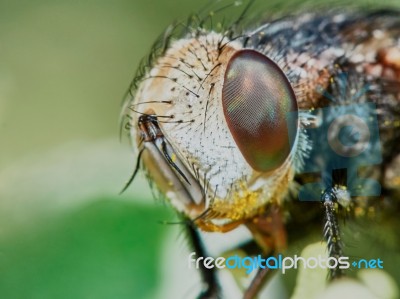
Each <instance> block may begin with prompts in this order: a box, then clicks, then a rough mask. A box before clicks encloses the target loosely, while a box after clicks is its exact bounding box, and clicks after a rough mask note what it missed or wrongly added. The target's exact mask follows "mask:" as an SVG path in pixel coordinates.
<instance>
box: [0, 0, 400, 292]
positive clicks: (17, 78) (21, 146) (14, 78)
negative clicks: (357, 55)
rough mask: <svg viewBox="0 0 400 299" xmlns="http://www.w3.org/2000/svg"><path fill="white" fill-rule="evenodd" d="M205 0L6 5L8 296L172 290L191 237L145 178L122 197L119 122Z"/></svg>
mask: <svg viewBox="0 0 400 299" xmlns="http://www.w3.org/2000/svg"><path fill="white" fill-rule="evenodd" d="M206 2H208V1H187V0H186V1H185V0H173V1H165V0H146V1H142V0H114V1H105V0H96V1H95V0H91V1H90V0H88V1H61V0H52V1H50V0H36V1H28V0H20V1H6V0H0V298H4V299H27V298H28V299H50V298H74V299H89V298H96V299H103V298H104V299H110V298H119V299H124V298H144V299H145V298H167V297H168V296H162V295H160V290H162V289H164V286H163V285H164V284H165V282H164V277H166V276H168V275H175V274H177V275H178V276H179V273H178V272H179V267H178V266H176V265H175V266H173V267H172V268H171V267H170V268H168V267H169V266H170V265H169V266H168V262H167V261H165V257H166V256H167V254H166V253H165V251H166V250H167V251H168V250H175V249H166V248H178V249H177V252H174V254H177V255H178V256H179V255H182V254H184V252H186V251H185V250H186V249H185V248H186V247H185V246H186V243H185V241H183V240H182V238H180V237H179V235H180V234H179V231H180V229H179V228H177V227H176V226H168V225H163V224H160V223H159V222H160V221H164V220H166V221H170V220H173V219H174V215H173V213H172V212H171V211H170V209H169V208H168V207H166V206H165V205H163V204H162V203H160V202H156V201H154V200H153V198H152V195H151V193H150V192H149V190H148V188H147V183H146V182H145V180H144V179H143V178H139V179H138V180H137V181H135V183H134V185H133V186H132V187H131V188H130V189H129V191H128V192H126V193H125V194H124V195H123V196H118V192H119V191H120V189H121V188H122V187H123V185H124V183H125V181H126V180H127V178H128V177H129V175H130V173H131V171H132V168H133V166H134V162H135V157H134V156H133V155H132V153H131V150H130V148H129V145H128V142H124V143H122V144H121V143H120V141H119V138H118V129H119V128H118V119H119V113H120V104H121V101H122V98H123V95H124V93H125V91H126V89H127V87H128V86H129V84H130V81H131V80H132V78H133V75H134V73H135V69H136V67H137V66H138V63H139V61H140V59H141V58H142V57H143V56H145V55H146V54H147V53H148V51H149V49H150V46H151V44H152V43H153V41H154V40H155V38H156V37H157V36H158V35H159V34H160V33H161V32H162V30H163V29H164V28H165V27H166V26H167V25H169V24H170V23H171V22H172V21H173V20H175V19H185V18H186V16H187V15H188V14H189V13H190V12H195V11H197V10H198V9H199V7H202V6H203V5H204V3H206ZM258 2H263V1H258ZM292 2H293V1H292ZM297 2H299V1H297ZM390 2H391V3H396V1H390ZM171 243H176V244H177V245H176V246H175V247H171V246H170V244H171ZM166 263H167V264H166ZM183 263H184V264H183V266H185V265H186V264H185V261H184V262H183ZM160 265H164V266H160ZM165 265H167V266H165ZM174 267H175V268H174ZM163 269H164V270H163ZM165 269H167V270H165ZM168 269H171V272H170V273H169V272H168ZM165 271H166V272H165ZM184 287H185V288H186V289H190V288H191V286H190V285H185V286H184ZM180 294H181V297H180V298H185V296H184V295H182V293H180ZM168 298H171V297H168ZM172 298H173V297H172Z"/></svg>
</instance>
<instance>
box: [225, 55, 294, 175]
mask: <svg viewBox="0 0 400 299" xmlns="http://www.w3.org/2000/svg"><path fill="white" fill-rule="evenodd" d="M222 106H223V110H224V115H225V119H226V121H227V123H228V127H229V130H230V132H231V134H232V135H233V139H234V140H235V142H236V144H237V146H238V147H239V150H240V151H241V153H242V154H243V156H244V158H245V159H246V161H247V163H249V164H250V166H251V167H252V168H253V169H255V170H257V171H260V172H267V171H271V170H274V169H276V168H278V167H279V166H281V165H282V163H283V162H284V161H285V160H286V158H287V157H288V155H289V153H290V150H291V147H292V146H291V144H290V142H289V137H288V136H289V134H288V131H289V130H293V131H292V132H296V130H297V124H296V123H292V122H290V124H289V125H288V122H287V116H288V114H289V113H291V112H297V111H298V108H297V101H296V96H295V94H294V92H293V89H292V87H291V85H290V83H289V81H288V79H287V78H286V76H285V74H284V73H283V72H282V70H281V69H280V68H279V66H277V65H276V63H275V62H273V61H272V60H270V59H269V58H268V57H266V56H265V55H263V54H261V53H259V52H256V51H254V50H241V51H239V52H237V53H235V54H234V55H233V57H232V58H231V60H230V61H229V63H228V66H227V69H226V72H225V78H224V85H223V89H222Z"/></svg>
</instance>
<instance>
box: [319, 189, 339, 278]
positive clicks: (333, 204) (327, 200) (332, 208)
mask: <svg viewBox="0 0 400 299" xmlns="http://www.w3.org/2000/svg"><path fill="white" fill-rule="evenodd" d="M321 202H322V203H323V204H324V212H325V225H324V230H323V235H324V239H325V241H326V244H327V246H328V255H329V257H334V258H335V259H336V260H338V259H339V258H340V257H341V256H342V255H343V243H342V241H341V235H340V228H339V224H338V221H337V210H336V209H337V206H338V203H337V197H336V194H335V189H333V188H328V189H327V190H325V191H324V193H323V194H322V196H321ZM329 271H330V273H329V276H330V278H331V279H336V278H339V277H341V276H343V275H344V273H343V270H342V269H340V268H339V265H338V263H337V266H336V267H334V268H330V269H329Z"/></svg>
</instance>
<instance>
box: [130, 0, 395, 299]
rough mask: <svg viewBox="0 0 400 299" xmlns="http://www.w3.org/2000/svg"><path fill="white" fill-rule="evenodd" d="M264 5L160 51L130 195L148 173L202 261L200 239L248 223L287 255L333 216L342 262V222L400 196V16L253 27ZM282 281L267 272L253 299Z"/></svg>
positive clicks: (179, 31) (200, 22)
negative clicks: (398, 165)
mask: <svg viewBox="0 0 400 299" xmlns="http://www.w3.org/2000/svg"><path fill="white" fill-rule="evenodd" d="M251 3H252V1H250V3H249V5H248V6H246V7H245V9H243V12H242V13H241V14H240V15H239V17H238V18H237V19H236V20H234V21H233V22H232V23H231V24H230V25H229V26H227V27H226V28H224V27H223V26H221V24H218V23H215V21H214V20H213V16H214V13H210V14H207V15H206V16H197V15H195V16H192V17H191V18H190V20H189V22H188V23H187V24H185V25H183V26H179V25H177V26H175V27H171V28H168V30H167V31H166V32H165V34H164V35H163V36H162V37H161V38H160V39H159V40H158V42H157V43H156V44H155V46H154V48H153V51H152V54H151V55H150V59H149V61H146V62H145V63H143V64H142V66H141V67H140V68H139V71H138V75H137V77H136V78H135V80H134V82H133V83H132V86H131V88H130V90H129V96H128V98H127V100H126V102H125V107H124V109H123V114H124V115H126V116H127V118H126V119H127V123H128V133H129V135H130V137H131V139H132V140H133V141H134V144H136V148H137V152H138V158H137V166H136V168H135V171H134V174H133V176H132V177H131V179H130V180H129V182H128V184H127V185H126V186H125V188H124V190H125V189H126V188H127V187H128V186H129V184H130V183H131V182H132V180H133V178H134V177H135V175H136V174H137V172H138V170H139V168H140V165H141V164H142V165H143V166H144V167H143V168H144V169H145V171H146V172H147V174H148V176H149V178H150V179H151V180H152V181H154V182H155V184H156V186H157V188H158V189H159V190H160V191H161V192H162V193H164V194H165V195H166V197H167V198H168V200H169V201H170V202H171V204H172V206H173V207H174V208H175V209H176V210H177V211H178V212H179V213H180V214H181V215H182V217H183V218H184V219H185V221H184V223H185V225H186V226H187V231H188V234H189V236H190V238H191V239H192V245H193V247H194V249H195V250H196V252H197V253H199V254H203V255H206V250H205V248H204V247H203V245H202V242H201V239H200V237H199V235H198V231H199V230H200V231H207V232H228V231H231V230H233V229H235V228H237V227H238V226H245V227H247V229H248V230H249V231H250V232H251V233H252V235H253V237H254V240H255V242H256V243H257V246H258V247H259V251H260V252H262V253H263V255H264V256H265V257H269V256H273V255H277V254H278V253H280V252H282V251H283V250H285V248H286V247H287V246H288V245H290V233H291V231H293V228H292V227H296V225H299V223H300V222H301V219H302V216H304V215H305V214H307V213H309V212H310V211H318V213H319V214H318V215H321V208H322V210H323V212H322V214H323V215H324V220H323V221H324V226H323V228H322V233H323V237H324V239H325V241H326V243H327V246H328V253H329V256H330V257H340V256H342V255H343V251H344V248H343V244H342V240H341V231H340V225H339V222H338V219H339V218H340V217H341V215H343V214H347V215H349V214H350V215H353V216H357V214H359V215H361V214H365V211H366V210H368V211H371V209H372V210H374V209H375V208H377V207H378V205H379V200H378V199H377V198H384V197H386V196H389V195H390V194H392V193H393V192H394V190H397V192H398V190H399V187H400V184H399V183H398V182H400V173H399V172H398V171H397V170H394V169H393V167H392V166H391V165H392V162H393V161H397V160H396V159H399V157H400V156H399V152H400V145H399V144H400V142H398V140H400V132H399V129H398V127H399V126H400V109H399V108H398V106H399V105H398V102H399V100H400V88H399V86H400V85H399V83H400V14H399V13H398V12H396V11H389V10H381V11H374V12H356V11H346V10H343V11H332V12H329V11H328V12H325V13H298V14H295V15H292V16H288V17H283V18H279V19H273V18H271V19H270V20H269V21H267V22H265V23H263V24H261V25H260V26H259V27H257V28H254V27H253V28H251V29H242V25H243V22H244V20H245V16H246V14H247V12H248V9H249V7H250V4H251ZM225 9H229V8H225ZM217 11H218V9H217ZM349 126H350V127H351V128H350V129H349V128H348V127H349ZM343 136H344V137H343ZM343 138H344V139H343ZM389 146H390V147H393V148H392V149H391V150H385V149H386V148H388V147H389ZM359 166H368V167H366V168H364V170H362V171H359V170H358V167H359ZM313 173H314V174H313ZM315 173H319V179H320V180H319V181H318V180H315V177H316V175H315ZM317 177H318V176H317ZM391 182H394V183H391ZM396 182H397V183H396ZM360 186H361V187H360ZM290 190H291V191H290ZM366 198H367V199H366ZM299 199H300V200H299ZM390 200H391V202H392V204H393V206H398V199H396V198H391V199H390ZM303 201H311V202H314V203H311V204H312V205H310V204H307V203H305V202H303ZM321 205H322V206H321ZM318 215H317V216H315V217H314V218H311V220H310V222H312V221H321V219H320V217H319V216H318ZM299 219H300V220H299ZM316 219H317V220H316ZM288 234H289V236H288ZM288 238H289V241H288V240H287V239H288ZM288 243H289V244H288ZM271 273H272V271H271V269H268V268H265V269H260V271H259V272H258V273H257V275H256V277H255V278H254V280H253V282H252V283H251V284H250V285H249V286H248V289H247V291H246V292H245V294H244V298H246V299H252V298H255V296H256V295H257V293H258V292H259V290H260V288H261V287H262V285H263V283H264V281H265V280H266V279H267V278H268V277H269V276H270V275H271ZM343 275H345V273H344V272H343V270H342V269H340V268H339V267H332V268H331V269H330V279H336V278H340V277H341V276H343ZM202 278H203V280H204V282H205V284H206V286H207V288H206V289H205V290H204V292H203V293H202V294H201V295H200V297H199V298H219V297H220V295H221V290H220V288H219V286H218V283H217V281H216V275H215V270H214V269H205V268H204V269H202Z"/></svg>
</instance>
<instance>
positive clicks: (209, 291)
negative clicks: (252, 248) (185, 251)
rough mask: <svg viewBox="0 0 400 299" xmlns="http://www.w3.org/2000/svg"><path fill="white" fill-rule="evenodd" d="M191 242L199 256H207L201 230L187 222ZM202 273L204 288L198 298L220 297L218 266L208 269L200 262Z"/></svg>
mask: <svg viewBox="0 0 400 299" xmlns="http://www.w3.org/2000/svg"><path fill="white" fill-rule="evenodd" d="M186 230H187V232H188V235H189V238H190V242H191V243H192V244H191V245H192V247H193V249H194V250H195V252H196V254H197V256H207V254H206V251H205V248H204V245H203V243H202V240H201V237H200V235H199V232H198V231H197V230H196V228H194V227H193V226H192V225H191V224H186ZM199 266H200V275H201V279H202V281H203V284H204V290H203V291H202V292H201V294H200V295H199V296H198V297H197V299H220V298H222V297H221V289H220V287H219V285H218V281H217V273H216V268H215V267H214V268H211V269H207V268H206V267H205V266H204V264H203V263H199Z"/></svg>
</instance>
